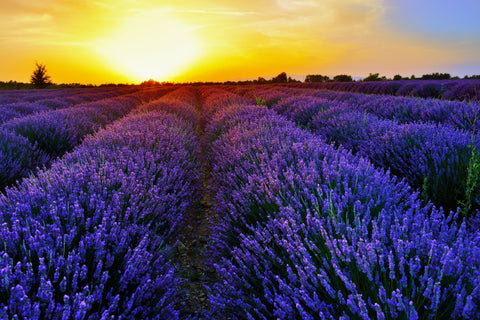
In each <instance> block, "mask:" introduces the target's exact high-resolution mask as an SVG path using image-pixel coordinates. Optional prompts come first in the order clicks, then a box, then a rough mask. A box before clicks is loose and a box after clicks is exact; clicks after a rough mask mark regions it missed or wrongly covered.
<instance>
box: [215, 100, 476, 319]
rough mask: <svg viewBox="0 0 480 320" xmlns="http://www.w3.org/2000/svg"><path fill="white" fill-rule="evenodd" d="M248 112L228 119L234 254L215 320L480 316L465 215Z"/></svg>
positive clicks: (260, 112) (225, 180) (219, 209)
mask: <svg viewBox="0 0 480 320" xmlns="http://www.w3.org/2000/svg"><path fill="white" fill-rule="evenodd" d="M241 109H242V107H237V108H231V109H227V110H225V111H221V112H224V115H223V117H220V118H222V119H223V122H222V124H221V125H222V126H224V123H225V122H229V121H230V120H228V119H232V122H231V123H232V124H233V126H232V127H231V128H230V129H229V130H227V131H225V132H224V134H222V135H221V136H220V137H218V138H217V139H216V140H214V142H213V146H212V155H211V157H212V159H213V161H215V165H214V168H215V171H214V174H215V179H214V181H215V186H214V187H215V191H216V193H217V195H218V196H217V199H216V203H215V206H214V208H215V209H214V214H212V219H213V220H214V221H215V222H216V227H215V229H214V231H215V232H213V234H214V235H215V241H214V245H213V248H214V249H213V251H214V252H215V250H217V249H219V251H218V252H220V254H221V256H224V258H223V259H222V260H221V262H220V263H217V264H215V266H216V269H217V272H218V273H219V275H220V281H219V284H218V285H217V286H215V287H214V288H213V289H212V295H211V298H210V300H211V303H212V305H213V306H214V308H213V314H212V318H222V317H225V316H229V317H231V318H233V319H271V318H281V319H287V318H288V319H291V318H298V319H314V318H326V319H339V318H343V319H348V318H362V319H372V318H378V319H382V318H398V317H401V318H409V319H420V318H422V319H433V318H442V317H449V318H450V317H451V318H472V319H473V318H476V317H478V316H479V315H480V309H479V301H480V300H479V292H480V291H479V288H480V287H479V285H480V282H479V269H478V266H479V262H480V261H479V259H478V257H479V255H478V253H479V244H480V243H479V237H478V235H477V234H473V233H469V232H468V231H467V230H466V228H465V225H464V224H459V225H457V224H455V223H453V224H452V223H451V221H452V220H451V219H452V218H453V217H452V214H453V213H451V214H447V217H446V216H445V214H444V213H443V212H442V211H438V210H437V209H435V208H433V207H431V205H426V206H424V205H423V204H422V202H421V201H420V200H419V199H418V198H417V195H416V194H415V193H413V192H412V190H411V189H410V188H409V187H408V186H407V185H406V184H404V183H403V182H398V181H397V180H395V179H392V178H391V177H390V176H389V175H388V174H385V173H384V172H382V171H377V170H376V169H375V168H374V167H373V166H372V165H371V164H370V163H369V162H368V161H366V160H364V159H362V158H356V157H354V156H352V155H350V154H349V153H348V152H345V151H344V150H335V149H333V148H332V147H331V146H329V145H327V144H325V143H324V142H323V141H322V140H321V139H319V138H315V137H313V136H311V135H310V134H308V133H307V132H305V131H301V130H299V129H296V128H295V127H294V125H293V123H291V122H288V121H286V120H284V119H282V118H281V117H279V116H276V115H275V114H272V113H271V112H268V110H265V109H262V108H259V107H244V108H243V110H242V111H240V110H241ZM247 110H250V112H247ZM248 113H251V114H254V115H252V116H245V121H244V122H242V121H241V119H242V117H244V116H243V114H248ZM217 117H218V116H217ZM252 119H255V120H252ZM235 123H236V125H235ZM211 126H213V127H214V126H215V123H214V122H213V123H211ZM211 131H212V130H211ZM213 131H214V130H213ZM215 213H216V214H215ZM467 248H468V249H467Z"/></svg>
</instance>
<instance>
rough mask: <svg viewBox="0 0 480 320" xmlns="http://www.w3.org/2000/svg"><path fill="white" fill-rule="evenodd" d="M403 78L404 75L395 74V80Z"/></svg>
mask: <svg viewBox="0 0 480 320" xmlns="http://www.w3.org/2000/svg"><path fill="white" fill-rule="evenodd" d="M402 79H403V78H402V76H401V75H399V74H396V75H394V76H393V80H402Z"/></svg>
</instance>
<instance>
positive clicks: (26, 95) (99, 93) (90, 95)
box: [0, 86, 138, 106]
mask: <svg viewBox="0 0 480 320" xmlns="http://www.w3.org/2000/svg"><path fill="white" fill-rule="evenodd" d="M137 90H138V88H137V86H125V87H115V88H110V87H104V88H75V89H47V90H2V91H0V105H1V106H3V105H6V104H13V103H26V102H43V101H48V100H50V99H52V100H57V101H60V102H62V101H64V100H65V101H66V102H70V103H72V104H74V103H79V102H87V101H93V100H98V99H105V98H111V97H114V96H117V95H122V94H128V93H132V92H134V91H137Z"/></svg>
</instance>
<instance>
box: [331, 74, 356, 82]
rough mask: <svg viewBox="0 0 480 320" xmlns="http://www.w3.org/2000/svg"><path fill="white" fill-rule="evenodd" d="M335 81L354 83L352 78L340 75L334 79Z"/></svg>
mask: <svg viewBox="0 0 480 320" xmlns="http://www.w3.org/2000/svg"><path fill="white" fill-rule="evenodd" d="M333 81H335V82H352V81H353V79H352V76H350V75H346V74H339V75H336V76H335V77H333Z"/></svg>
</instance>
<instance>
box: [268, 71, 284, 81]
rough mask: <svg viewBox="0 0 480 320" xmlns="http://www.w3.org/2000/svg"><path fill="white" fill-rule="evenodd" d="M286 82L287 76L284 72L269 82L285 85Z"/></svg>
mask: <svg viewBox="0 0 480 320" xmlns="http://www.w3.org/2000/svg"><path fill="white" fill-rule="evenodd" d="M287 81H288V79H287V74H286V73H285V72H282V73H280V74H279V75H278V76H276V77H275V78H272V80H270V82H272V83H287Z"/></svg>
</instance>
